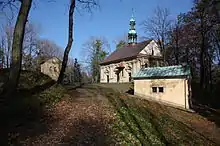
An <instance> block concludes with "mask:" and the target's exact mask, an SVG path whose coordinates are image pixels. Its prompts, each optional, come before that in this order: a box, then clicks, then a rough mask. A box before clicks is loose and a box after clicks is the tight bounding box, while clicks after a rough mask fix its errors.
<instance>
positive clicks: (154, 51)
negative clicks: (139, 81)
mask: <svg viewBox="0 0 220 146" xmlns="http://www.w3.org/2000/svg"><path fill="white" fill-rule="evenodd" d="M139 54H140V55H152V56H157V57H161V56H162V54H161V51H160V48H159V46H158V44H157V43H156V42H155V41H154V40H152V41H151V42H150V43H149V44H148V45H147V46H146V47H145V48H144V49H143V50H142V51H140V53H139Z"/></svg>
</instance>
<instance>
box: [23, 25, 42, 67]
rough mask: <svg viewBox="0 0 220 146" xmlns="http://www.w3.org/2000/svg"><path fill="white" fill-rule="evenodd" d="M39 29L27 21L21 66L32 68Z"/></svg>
mask: <svg viewBox="0 0 220 146" xmlns="http://www.w3.org/2000/svg"><path fill="white" fill-rule="evenodd" d="M38 35H39V30H38V29H37V27H36V26H35V25H34V24H32V23H27V25H26V28H25V35H24V41H23V44H24V45H23V53H22V54H23V56H22V68H24V69H27V70H31V69H33V67H32V65H33V59H34V58H35V57H36V56H37V42H38Z"/></svg>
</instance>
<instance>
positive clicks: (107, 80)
mask: <svg viewBox="0 0 220 146" xmlns="http://www.w3.org/2000/svg"><path fill="white" fill-rule="evenodd" d="M107 83H109V75H107Z"/></svg>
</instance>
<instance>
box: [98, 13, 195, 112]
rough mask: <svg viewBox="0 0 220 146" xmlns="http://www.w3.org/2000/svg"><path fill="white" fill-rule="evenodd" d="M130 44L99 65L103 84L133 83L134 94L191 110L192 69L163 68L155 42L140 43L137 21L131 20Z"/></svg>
mask: <svg viewBox="0 0 220 146" xmlns="http://www.w3.org/2000/svg"><path fill="white" fill-rule="evenodd" d="M129 25H130V28H129V31H128V42H127V44H126V45H124V46H123V47H121V48H119V49H116V50H115V51H114V52H113V53H112V54H110V55H109V56H108V57H107V58H105V60H104V61H103V62H102V63H101V64H100V66H101V67H100V68H101V76H100V82H101V83H128V82H133V83H134V94H135V95H137V96H139V97H142V98H145V99H148V100H149V99H152V100H156V101H159V102H163V103H167V104H169V105H174V106H178V107H182V108H184V109H189V108H190V106H189V105H190V104H189V100H190V95H191V94H190V93H191V87H190V68H189V66H182V65H178V66H164V64H165V63H164V62H163V57H162V53H161V52H160V48H159V46H158V44H157V43H156V41H154V40H146V41H143V42H138V40H137V32H136V28H135V25H136V21H135V18H134V16H132V17H131V19H130V24H129Z"/></svg>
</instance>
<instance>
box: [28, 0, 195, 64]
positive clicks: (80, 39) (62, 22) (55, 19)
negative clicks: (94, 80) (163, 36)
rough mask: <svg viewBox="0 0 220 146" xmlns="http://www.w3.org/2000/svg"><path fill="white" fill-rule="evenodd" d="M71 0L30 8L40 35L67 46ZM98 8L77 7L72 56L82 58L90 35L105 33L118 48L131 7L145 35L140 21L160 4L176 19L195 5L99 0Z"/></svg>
mask: <svg viewBox="0 0 220 146" xmlns="http://www.w3.org/2000/svg"><path fill="white" fill-rule="evenodd" d="M68 2H69V0H56V2H45V0H39V2H36V3H35V4H34V5H33V6H32V9H31V12H30V14H29V21H31V23H34V24H36V25H38V26H40V37H41V38H44V39H49V40H52V41H54V42H55V43H56V44H57V45H58V46H60V47H62V48H65V46H66V44H67V37H68ZM99 5H100V8H99V9H94V10H93V12H92V13H88V12H86V11H84V10H78V11H76V12H75V15H74V42H73V46H72V49H71V52H70V55H71V56H72V57H73V58H79V60H80V58H82V56H83V53H82V52H83V51H84V50H83V49H82V45H83V44H84V43H85V42H86V41H87V40H89V38H90V37H91V36H96V37H105V38H106V39H107V40H108V42H109V44H110V47H111V51H113V50H114V49H115V43H114V41H115V40H118V39H120V38H123V36H124V35H125V34H127V32H128V29H129V20H130V18H131V15H132V8H133V9H134V10H135V13H134V16H135V19H136V23H137V25H136V29H137V33H138V36H139V37H140V36H144V30H143V28H142V27H141V25H140V23H141V22H142V21H143V20H146V19H147V18H149V17H151V16H152V15H153V11H154V9H155V8H156V7H157V6H160V7H163V8H168V9H169V10H170V14H171V16H170V17H172V18H173V19H174V18H175V17H176V16H177V15H178V14H179V13H180V12H187V11H189V10H190V8H191V7H192V0H99Z"/></svg>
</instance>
